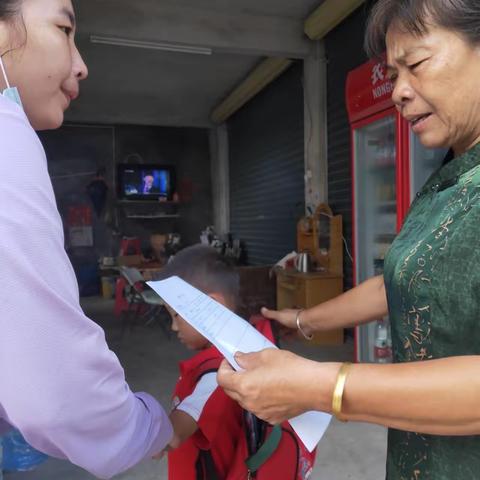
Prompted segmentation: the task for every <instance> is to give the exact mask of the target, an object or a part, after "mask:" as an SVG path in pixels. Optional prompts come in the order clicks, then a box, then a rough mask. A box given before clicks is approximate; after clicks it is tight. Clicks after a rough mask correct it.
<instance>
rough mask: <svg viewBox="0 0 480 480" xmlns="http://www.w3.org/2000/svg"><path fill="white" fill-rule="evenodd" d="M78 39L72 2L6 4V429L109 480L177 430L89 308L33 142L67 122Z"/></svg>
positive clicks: (1, 360) (2, 81) (1, 335)
mask: <svg viewBox="0 0 480 480" xmlns="http://www.w3.org/2000/svg"><path fill="white" fill-rule="evenodd" d="M74 35H75V15H74V12H73V8H72V4H71V2H70V0H2V1H1V2H0V55H1V57H0V58H1V62H0V67H1V68H0V87H1V90H2V92H3V95H0V205H1V207H0V252H1V260H0V285H1V286H2V288H1V289H0V305H1V315H0V423H3V427H4V428H5V427H6V426H7V425H8V424H10V425H12V426H15V427H16V428H18V429H19V430H20V431H21V433H22V434H23V436H24V437H25V438H26V440H27V441H28V442H29V443H30V444H31V445H32V446H34V447H35V448H37V449H38V450H40V451H42V452H45V453H47V454H49V455H52V456H55V457H59V458H65V459H69V460H70V461H71V462H73V463H75V464H77V465H79V466H81V467H83V468H84V469H86V470H89V471H90V472H91V473H93V474H94V475H96V476H97V477H100V478H109V477H111V476H113V475H115V474H117V473H120V472H122V471H124V470H126V469H128V468H129V467H131V466H133V465H134V464H136V463H137V462H139V461H140V460H142V459H143V458H145V457H148V456H151V455H154V454H156V453H158V452H160V451H161V450H162V449H163V448H164V447H165V445H166V444H167V443H168V441H169V440H170V438H171V435H172V430H171V425H170V422H169V420H168V417H167V416H166V414H165V412H164V411H163V409H162V408H161V406H160V405H159V404H158V403H157V401H156V400H155V399H154V398H152V397H151V396H149V395H147V394H144V393H141V394H133V393H132V392H131V391H130V389H129V387H128V385H127V384H126V382H125V377H124V372H123V369H122V367H121V365H120V364H119V362H118V359H117V357H116V356H115V355H114V354H113V353H112V352H111V351H110V350H109V349H108V347H107V344H106V342H105V336H104V332H103V331H102V329H101V328H100V327H98V326H97V325H96V324H95V323H93V322H92V321H91V320H89V319H88V318H86V317H85V315H84V314H83V312H82V310H81V308H80V305H79V295H78V288H77V283H76V280H75V276H74V272H73V270H72V267H71V265H70V262H69V260H68V257H67V255H66V253H65V250H64V239H63V228H62V223H61V219H60V216H59V214H58V211H57V208H56V204H55V197H54V194H53V190H52V185H51V182H50V179H49V176H48V171H47V162H46V158H45V153H44V150H43V148H42V145H41V143H40V141H39V139H38V137H37V135H36V134H35V130H45V129H53V128H58V127H59V126H60V125H61V124H62V122H63V114H64V111H65V110H66V109H67V108H68V106H69V105H70V103H71V102H72V101H73V100H75V99H76V98H77V96H78V94H79V85H80V82H81V80H83V79H85V78H86V77H87V67H86V66H85V64H84V63H83V60H82V58H81V56H80V54H79V52H78V50H77V48H76V46H75V41H74ZM18 178H22V184H21V185H20V186H19V185H18Z"/></svg>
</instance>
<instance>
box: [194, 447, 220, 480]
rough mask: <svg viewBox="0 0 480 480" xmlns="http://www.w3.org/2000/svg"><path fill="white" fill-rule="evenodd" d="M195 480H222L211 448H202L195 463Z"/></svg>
mask: <svg viewBox="0 0 480 480" xmlns="http://www.w3.org/2000/svg"><path fill="white" fill-rule="evenodd" d="M195 480H220V477H219V476H218V473H217V469H216V468H215V462H214V461H213V457H212V453H211V452H210V450H200V451H199V452H198V458H197V461H196V463H195Z"/></svg>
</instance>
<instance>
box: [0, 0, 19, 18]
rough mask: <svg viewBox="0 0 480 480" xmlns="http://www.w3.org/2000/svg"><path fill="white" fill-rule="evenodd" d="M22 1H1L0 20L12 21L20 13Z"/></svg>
mask: <svg viewBox="0 0 480 480" xmlns="http://www.w3.org/2000/svg"><path fill="white" fill-rule="evenodd" d="M21 4H22V1H21V0H0V20H1V21H6V20H11V19H12V18H13V17H15V16H16V15H18V13H20V6H21Z"/></svg>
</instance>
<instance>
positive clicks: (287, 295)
mask: <svg viewBox="0 0 480 480" xmlns="http://www.w3.org/2000/svg"><path fill="white" fill-rule="evenodd" d="M342 292H343V277H342V276H341V275H338V274H333V273H299V272H296V271H294V270H293V271H289V270H279V271H277V309H278V310H281V309H283V308H310V307H313V306H315V305H318V304H319V303H322V302H325V301H326V300H330V299H331V298H334V297H336V296H337V295H340V294H341V293H342ZM311 342H312V343H315V344H317V345H340V344H342V343H343V329H338V330H331V331H329V332H322V333H315V335H314V338H313V340H312V341H311Z"/></svg>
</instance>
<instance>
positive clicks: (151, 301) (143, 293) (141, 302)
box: [120, 266, 170, 338]
mask: <svg viewBox="0 0 480 480" xmlns="http://www.w3.org/2000/svg"><path fill="white" fill-rule="evenodd" d="M120 273H121V275H122V277H123V278H125V280H126V281H127V284H128V286H127V287H128V290H126V292H125V299H126V301H127V303H128V310H127V312H126V316H124V319H125V322H124V327H125V326H126V322H127V321H128V323H129V324H130V327H133V322H134V321H135V320H136V319H138V318H140V317H141V318H144V319H145V325H148V324H150V323H152V322H153V321H154V320H155V319H156V318H157V317H158V316H159V315H160V312H161V309H162V308H163V307H164V305H165V304H164V302H163V300H162V299H161V298H160V297H159V296H158V295H157V294H156V293H155V292H154V291H153V290H152V289H151V288H150V287H149V286H148V285H147V283H146V282H145V280H144V278H143V276H142V274H141V272H140V271H139V270H138V269H136V268H133V267H125V266H122V267H120ZM132 315H133V317H132ZM160 325H161V327H162V330H163V331H164V333H165V334H166V336H167V337H168V338H170V331H169V330H168V326H166V325H164V324H163V322H161V323H160ZM123 330H125V328H124V329H123Z"/></svg>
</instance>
